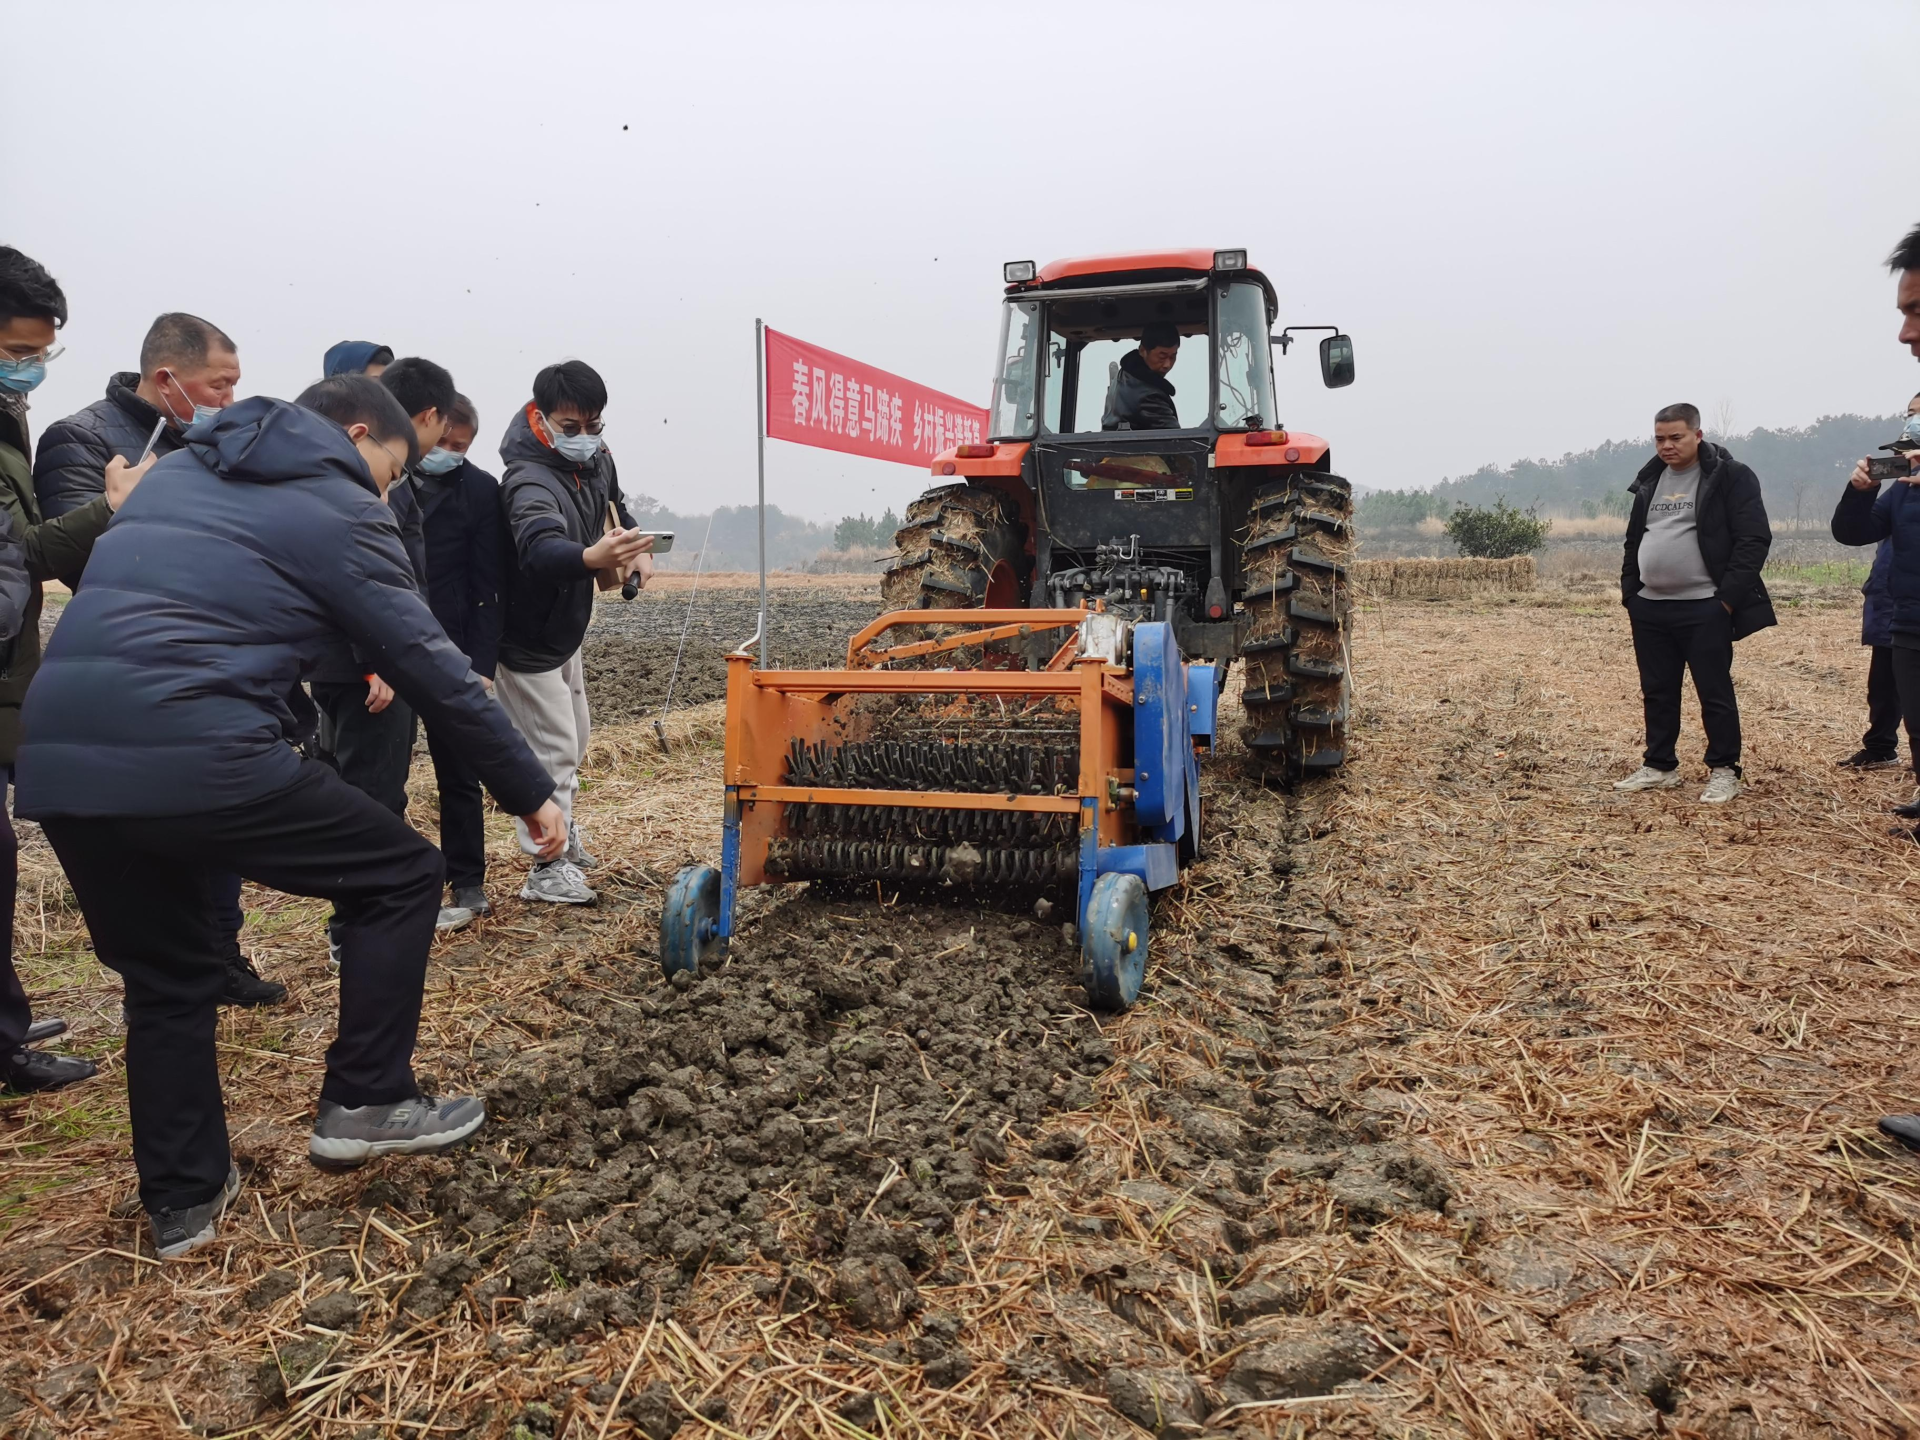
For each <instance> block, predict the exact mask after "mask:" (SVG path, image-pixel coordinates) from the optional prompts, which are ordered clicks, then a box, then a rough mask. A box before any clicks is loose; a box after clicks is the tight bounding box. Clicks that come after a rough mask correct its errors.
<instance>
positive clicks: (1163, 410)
mask: <svg viewBox="0 0 1920 1440" xmlns="http://www.w3.org/2000/svg"><path fill="white" fill-rule="evenodd" d="M1100 428H1101V429H1102V430H1178V429H1179V428H1180V412H1179V411H1178V410H1176V409H1175V408H1174V405H1173V382H1172V381H1171V380H1169V379H1167V377H1166V376H1164V375H1156V374H1154V373H1153V371H1151V370H1149V369H1148V368H1147V362H1146V359H1145V358H1144V357H1143V356H1142V355H1141V354H1140V352H1139V351H1138V350H1129V351H1128V352H1127V353H1126V354H1125V355H1123V356H1122V357H1121V358H1120V373H1119V374H1118V375H1116V376H1115V377H1114V381H1113V398H1112V401H1111V403H1110V404H1109V406H1108V408H1107V413H1106V414H1104V415H1102V416H1101V417H1100Z"/></svg>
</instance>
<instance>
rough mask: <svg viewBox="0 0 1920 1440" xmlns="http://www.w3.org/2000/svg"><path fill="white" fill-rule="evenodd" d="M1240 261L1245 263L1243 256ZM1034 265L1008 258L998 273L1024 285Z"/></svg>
mask: <svg viewBox="0 0 1920 1440" xmlns="http://www.w3.org/2000/svg"><path fill="white" fill-rule="evenodd" d="M1242 263H1243V264H1244V263H1245V260H1244V258H1243V259H1242ZM1035 270H1036V267H1035V265H1034V263H1033V261H1031V260H1009V261H1007V263H1006V264H1005V265H1002V266H1001V267H1000V273H1001V274H1002V275H1004V276H1006V277H1007V284H1009V285H1024V284H1025V283H1026V282H1027V281H1029V280H1031V279H1033V277H1034V274H1035Z"/></svg>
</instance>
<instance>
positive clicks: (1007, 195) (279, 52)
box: [0, 0, 1920, 519]
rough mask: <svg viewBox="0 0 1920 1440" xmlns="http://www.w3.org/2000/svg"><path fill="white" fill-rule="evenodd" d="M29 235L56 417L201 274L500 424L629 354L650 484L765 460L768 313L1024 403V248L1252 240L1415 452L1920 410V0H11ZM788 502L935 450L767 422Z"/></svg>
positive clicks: (1380, 442)
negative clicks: (836, 438) (49, 348)
mask: <svg viewBox="0 0 1920 1440" xmlns="http://www.w3.org/2000/svg"><path fill="white" fill-rule="evenodd" d="M0 34H4V36H5V43H6V52H7V60H6V66H5V78H4V80H0V96H4V99H5V102H6V110H7V113H8V114H9V116H10V117H11V119H12V124H11V126H10V133H9V139H8V141H7V143H6V144H5V145H4V146H0V241H4V242H6V243H11V244H15V245H18V246H19V247H21V248H22V249H24V250H26V251H27V252H28V253H29V254H32V255H34V256H35V257H36V258H38V259H39V260H41V261H42V262H44V263H45V264H46V265H47V266H48V268H49V269H51V270H52V271H53V272H54V274H55V275H56V276H58V277H59V278H60V280H61V281H62V283H63V284H64V285H65V287H66V290H67V293H68V297H69V299H70V301H71V303H72V308H73V319H72V323H71V324H70V325H69V326H68V327H67V331H66V334H65V337H64V339H65V343H66V345H67V347H68V348H67V353H66V354H65V355H64V356H63V357H62V358H61V359H60V360H58V361H57V362H55V365H54V367H53V371H52V375H51V378H49V380H48V381H47V383H46V384H45V385H44V386H42V387H41V389H40V390H39V391H38V392H37V393H36V395H35V397H34V423H35V426H36V428H37V429H44V427H45V426H46V425H47V424H48V423H49V422H50V421H52V420H54V419H56V418H58V417H59V416H61V415H63V414H66V413H69V412H70V411H72V410H74V409H76V408H78V407H79V406H80V405H82V404H85V403H86V402H88V401H90V400H92V399H95V398H97V397H98V396H99V395H100V394H101V392H102V388H103V386H104V383H105V380H106V377H107V375H108V374H109V373H110V372H111V371H113V370H115V369H119V368H132V366H133V364H134V360H135V356H136V352H137V348H138V344H139V339H140V336H141V334H142V333H143V332H144V330H145V328H146V325H147V323H148V322H149V321H150V320H151V319H152V317H153V316H154V315H155V314H156V313H158V312H159V311H161V310H166V309H186V310H191V311H194V312H196V313H198V314H201V315H204V316H206V317H207V318H208V319H210V320H213V321H214V322H215V323H217V324H219V325H221V326H222V327H223V328H225V329H226V330H228V331H229V332H230V333H231V334H232V335H233V336H234V337H235V339H236V340H237V341H238V342H239V345H240V353H241V361H242V364H243V367H244V371H245V375H244V380H243V385H242V392H243V393H263V392H264V393H269V394H278V395H282V396H291V395H293V394H295V393H297V392H298V390H299V389H300V388H301V386H302V385H304V384H305V383H306V382H308V381H309V380H311V379H313V378H315V377H316V376H317V374H318V371H319V363H320V354H321V352H322V351H323V350H324V349H325V348H326V346H327V345H329V344H330V343H332V342H333V341H335V340H340V339H367V340H376V341H382V342H385V343H387V344H390V345H392V346H393V347H394V348H395V350H396V351H398V352H400V353H402V354H406V353H416V354H422V355H426V356H429V357H430V358H433V359H435V360H438V361H440V362H441V363H443V364H445V365H447V366H448V367H449V368H450V369H451V370H452V371H453V373H454V376H455V379H456V380H457V381H458V382H459V384H460V386H461V388H462V389H463V390H465V391H466V392H467V393H468V394H469V395H471V396H472V397H473V398H474V399H475V401H477V402H478V404H479V407H480V410H481V418H482V441H481V443H480V445H479V446H477V447H476V449H477V450H482V451H485V452H487V453H488V457H489V458H490V456H491V452H492V450H493V447H494V443H495V441H496V440H497V438H498V435H499V433H500V432H501V430H502V429H503V428H504V425H505V423H506V420H507V418H508V414H509V411H510V410H511V408H512V407H513V406H515V405H516V404H518V403H520V402H522V401H524V399H525V398H526V395H527V392H528V386H529V383H530V381H531V378H532V375H533V372H534V371H535V370H536V369H537V368H539V366H541V365H542V364H544V363H546V362H548V361H550V360H554V359H559V358H562V357H565V356H580V357H582V358H584V359H586V360H588V361H590V362H591V363H593V364H594V365H595V366H597V367H599V369H600V370H601V371H602V373H603V374H605V376H606V377H607V381H608V385H609V387H610V389H611V391H612V396H613V399H612V405H611V406H610V408H609V412H608V416H609V421H610V424H609V430H608V437H609V441H610V443H611V444H612V445H613V447H614V451H615V454H616V455H617V457H618V458H619V461H620V467H621V473H622V477H623V480H624V482H625V484H626V485H627V487H628V489H629V490H633V491H641V492H646V493H651V494H654V495H657V496H660V497H661V498H662V499H665V500H668V501H670V502H671V503H673V504H674V505H675V506H676V507H677V508H681V509H703V508H705V507H706V506H707V505H709V504H711V503H716V502H717V503H723V504H726V503H741V502H745V501H748V500H751V498H752V496H753V489H754V470H753V408H752V407H753V398H752V389H753V342H752V326H753V319H754V317H755V316H756V315H761V316H764V317H765V318H766V320H767V322H768V323H769V324H771V325H774V326H775V327H777V328H779V329H782V330H786V331H788V332H790V333H792V334H795V335H798V336H800V337H802V338H803V339H807V340H810V341H813V342H814V343H816V344H820V345H824V346H827V347H829V348H831V349H834V350H838V351H841V352H843V353H846V354H850V355H853V356H856V357H858V358H861V359H864V360H866V361H869V362H871V363H873V364H876V365H880V366H883V367H885V368H888V369H891V370H894V371H897V372H899V373H901V374H904V375H906V376H908V377H910V378H912V379H914V380H918V381H920V382H922V383H925V384H928V385H932V386H935V387H937V388H940V389H943V390H947V391H950V392H952V393H954V394H956V395H960V396H964V397H966V398H968V399H972V400H975V401H977V402H979V403H985V400H986V397H987V390H988V383H989V379H990V368H991V362H992V350H993V345H994V340H995V330H996V323H997V305H998V300H999V295H1000V286H999V278H1000V264H1001V262H1002V261H1004V260H1009V259H1027V258H1032V259H1037V260H1041V261H1045V260H1047V259H1050V258H1053V257H1056V256H1061V255H1074V254H1084V253H1090V252H1104V251H1112V250H1126V249H1136V248H1145V247H1153V246H1160V245H1165V244H1177V245H1202V246H1216V247H1218V246H1229V245H1246V246H1248V247H1250V248H1251V250H1252V252H1253V255H1254V260H1255V263H1256V264H1258V265H1260V266H1262V267H1263V268H1265V269H1266V270H1267V272H1268V273H1269V274H1270V275H1271V276H1272V278H1273V280H1274V283H1275V285H1276V286H1277V287H1278V290H1279V293H1280V297H1281V315H1282V321H1283V323H1284V322H1286V321H1297V322H1308V323H1311V322H1335V323H1338V324H1341V325H1343V326H1345V327H1346V328H1347V329H1348V330H1349V331H1350V332H1351V333H1352V335H1353V337H1354V343H1355V347H1356V352H1357V358H1358V370H1359V377H1360V378H1359V380H1358V383H1356V384H1355V385H1354V386H1353V388H1352V389H1350V390H1346V391H1342V392H1334V393H1330V392H1327V391H1325V390H1322V389H1321V388H1320V386H1319V382H1318V377H1317V374H1316V373H1315V369H1314V360H1313V349H1312V346H1311V345H1307V346H1302V347H1300V348H1298V349H1296V350H1295V351H1294V352H1293V355H1292V357H1291V358H1289V359H1288V360H1286V361H1285V362H1283V363H1282V365H1281V367H1280V371H1279V374H1280V384H1281V387H1282V390H1281V412H1282V418H1283V419H1284V420H1285V421H1286V422H1287V423H1288V424H1291V425H1294V426H1296V427H1300V428H1305V429H1310V430H1314V431H1316V432H1318V433H1321V434H1325V435H1327V436H1328V437H1329V438H1330V439H1331V440H1332V442H1333V453H1334V458H1335V461H1336V464H1337V466H1338V468H1339V469H1341V470H1342V471H1344V472H1345V473H1347V474H1348V475H1350V476H1351V477H1352V478H1353V479H1354V480H1356V481H1359V482H1362V483H1365V484H1368V485H1373V486H1405V485H1422V484H1428V483H1431V482H1432V481H1434V480H1436V479H1439V478H1440V477H1442V476H1443V475H1447V474H1451V473H1458V472H1461V471H1466V470H1471V469H1473V468H1475V467H1477V466H1478V465H1480V464H1482V463H1485V462H1488V461H1497V462H1501V463H1505V462H1509V461H1512V460H1514V459H1516V458H1521V457H1534V456H1542V455H1545V456H1558V455H1559V454H1561V453H1562V452H1563V451H1566V450H1569V449H1574V450H1578V449H1582V448H1585V447H1587V446H1590V445H1592V444H1594V443H1596V442H1598V441H1601V440H1604V439H1607V438H1610V437H1623V436H1629V435H1638V434H1645V433H1646V432H1647V431H1648V430H1649V429H1650V428H1651V426H1650V416H1651V413H1652V411H1653V410H1654V409H1655V408H1656V407H1657V406H1659V405H1661V404H1664V403H1666V402H1669V401H1672V400H1677V399H1691V400H1693V401H1695V402H1696V403H1698V404H1700V405H1701V406H1702V408H1703V409H1707V410H1708V411H1709V412H1711V411H1712V410H1713V408H1714V407H1715V406H1716V404H1718V403H1719V402H1721V401H1723V400H1725V401H1728V402H1730V403H1731V404H1732V406H1733V409H1734V413H1735V418H1736V426H1737V428H1739V429H1746V428H1748V427H1751V426H1753V425H1794V424H1804V423H1806V422H1807V421H1810V420H1812V419H1814V418H1815V417H1816V416H1819V415H1821V414H1824V413H1830V412H1836V411H1845V410H1855V411H1879V412H1889V413H1890V412H1892V411H1893V410H1895V409H1897V408H1899V407H1900V406H1901V404H1902V403H1903V402H1904V401H1905V399H1906V398H1907V396H1908V395H1909V394H1911V393H1912V392H1913V391H1914V390H1915V389H1916V388H1920V367H1916V365H1915V364H1914V362H1913V361H1912V360H1911V359H1910V358H1908V357H1907V356H1906V354H1905V352H1904V351H1902V350H1900V349H1899V348H1898V347H1896V346H1895V344H1894V341H1893V335H1894V330H1895V328H1896V321H1895V317H1894V312H1893V309H1892V295H1893V287H1892V283H1891V281H1890V280H1889V279H1888V277H1887V276H1886V273H1885V271H1884V270H1883V269H1882V268H1881V265H1880V261H1881V258H1882V257H1883V256H1884V255H1885V254H1886V252H1887V250H1888V249H1889V248H1890V247H1891V246H1892V244H1893V243H1894V241H1895V240H1896V239H1897V238H1898V237H1899V235H1900V234H1901V233H1902V231H1903V230H1904V228H1905V227H1906V226H1907V225H1909V224H1910V223H1912V222H1914V221H1915V220H1920V193H1916V191H1917V190H1920V187H1916V185H1915V180H1916V177H1917V176H1920V122H1916V119H1915V112H1916V104H1915V98H1914V91H1913V82H1912V80H1911V78H1910V75H1911V71H1912V65H1913V56H1914V55H1915V53H1916V51H1920V6H1917V5H1914V4H1912V3H1911V0H1908V3H1884V4H1883V3H1845V0H1841V3H1828V4H1823V5H1819V6H1815V5H1811V4H1798V5H1768V4H1755V3H1752V0H1747V3H1739V4H1724V5H1723V4H1709V3H1699V4H1686V3H1671V0H1670V3H1667V4H1660V5H1636V4H1626V3H1607V4H1595V5H1574V4H1554V5H1550V6H1549V5H1540V4H1528V5H1502V4H1469V3H1455V4H1446V5H1433V4H1422V5H1389V4H1344V5H1338V6H1333V5H1327V4H1325V3H1313V4H1238V5H1206V4H1195V3H1181V4H1166V3H1162V4H1157V5H1135V4H1126V3H1114V0H1107V3H1071V4H1070V3H1026V4H1018V5H1004V6H1003V5H998V4H985V3H974V4H900V3H894V4H886V5H871V6H866V5H834V4H826V3H820V0H813V3H805V4H786V5H778V6H756V5H741V4H727V3H708V4H704V5H696V6H686V5H672V6H668V5H613V4H607V5H585V4H567V3H564V0H545V3H541V4H526V3H510V4H509V3H490V0H466V3H462V4H458V5H455V4H444V5H442V4H429V3H406V4H395V3H383V4H367V5H362V4H349V3H329V4H324V5H321V4H295V3H285V0H276V3H272V4H259V3H255V4H250V5H244V6H241V5H221V4H210V3H198V0H196V3H193V4H191V5H185V6H164V5H163V6H153V5H148V4H134V3H124V4H98V3H94V4H89V3H84V0H63V3H60V4H56V5H37V6H30V5H24V4H14V5H9V6H8V7H7V9H6V11H5V14H4V17H0ZM768 474H769V498H770V499H772V500H774V501H775V502H777V503H779V504H780V505H782V506H783V507H784V508H786V509H788V510H790V511H793V512H797V513H800V514H804V515H808V516H810V517H813V518H819V519H831V518H833V517H836V516H838V515H840V514H842V513H845V512H847V511H850V510H858V509H867V510H869V511H874V512H877V511H878V510H879V509H880V508H882V507H883V506H885V505H888V504H892V505H894V506H895V507H896V508H898V507H901V506H903V505H904V504H905V502H906V501H907V500H909V499H910V498H911V497H912V496H913V495H915V494H916V493H918V491H919V490H920V489H922V488H923V486H924V484H925V483H926V477H925V476H924V475H923V474H922V473H921V472H918V471H916V470H914V469H910V468H908V467H905V466H897V465H889V464H885V463H882V462H877V461H862V460H857V459H852V458H849V457H843V456H838V455H833V454H829V453H827V452H824V451H806V450H802V449H799V448H798V447H794V446H790V445H786V444H782V443H778V442H770V443H769V447H768Z"/></svg>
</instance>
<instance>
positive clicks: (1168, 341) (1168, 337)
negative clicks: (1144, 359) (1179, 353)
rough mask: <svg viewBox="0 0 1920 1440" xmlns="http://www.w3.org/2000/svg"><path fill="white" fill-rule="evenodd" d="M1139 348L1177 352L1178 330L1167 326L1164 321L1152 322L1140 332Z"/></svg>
mask: <svg viewBox="0 0 1920 1440" xmlns="http://www.w3.org/2000/svg"><path fill="white" fill-rule="evenodd" d="M1140 348H1141V349H1142V350H1168V349H1172V350H1178V349H1179V348H1180V331H1179V328H1178V327H1177V326H1173V325H1169V324H1168V323H1167V322H1166V321H1164V320H1156V321H1154V322H1153V323H1152V324H1151V325H1149V326H1147V328H1146V329H1144V330H1142V331H1141V332H1140Z"/></svg>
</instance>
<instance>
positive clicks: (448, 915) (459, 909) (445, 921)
mask: <svg viewBox="0 0 1920 1440" xmlns="http://www.w3.org/2000/svg"><path fill="white" fill-rule="evenodd" d="M472 923H473V911H471V910H469V909H467V907H466V906H464V905H442V906H441V907H440V918H439V919H437V920H435V921H434V922H433V928H434V929H435V930H464V929H466V928H467V926H469V925H471V924H472Z"/></svg>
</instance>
